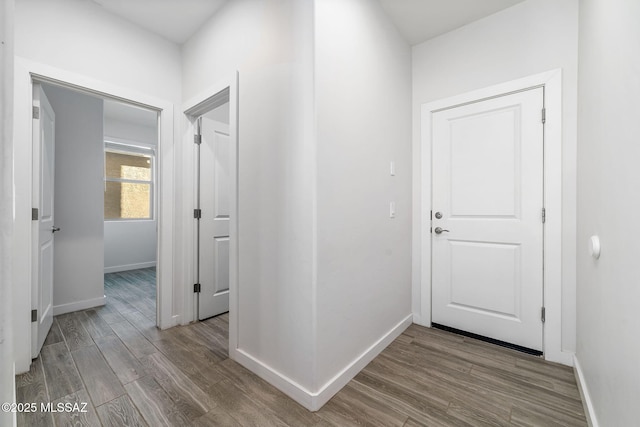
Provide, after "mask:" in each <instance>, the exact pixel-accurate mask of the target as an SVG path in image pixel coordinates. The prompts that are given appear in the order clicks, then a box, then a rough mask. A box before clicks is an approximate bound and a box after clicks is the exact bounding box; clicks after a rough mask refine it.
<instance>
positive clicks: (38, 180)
mask: <svg viewBox="0 0 640 427" xmlns="http://www.w3.org/2000/svg"><path fill="white" fill-rule="evenodd" d="M33 107H34V109H33V112H34V114H33V174H34V180H33V183H34V188H33V206H34V214H33V219H34V220H33V247H34V251H33V266H32V271H33V277H32V285H31V290H32V294H31V308H32V310H35V312H32V317H31V320H32V323H31V325H32V328H31V329H32V330H31V356H32V357H33V358H35V357H37V356H38V354H39V353H40V349H41V348H42V344H43V343H44V340H45V338H46V337H47V334H48V333H49V329H51V325H52V323H53V250H54V233H55V232H56V231H57V229H56V228H55V223H54V206H53V205H54V176H55V114H54V112H53V108H52V107H51V104H50V103H49V100H48V99H47V96H46V95H45V93H44V91H43V90H42V87H41V86H40V85H38V84H34V86H33ZM35 209H37V211H35Z"/></svg>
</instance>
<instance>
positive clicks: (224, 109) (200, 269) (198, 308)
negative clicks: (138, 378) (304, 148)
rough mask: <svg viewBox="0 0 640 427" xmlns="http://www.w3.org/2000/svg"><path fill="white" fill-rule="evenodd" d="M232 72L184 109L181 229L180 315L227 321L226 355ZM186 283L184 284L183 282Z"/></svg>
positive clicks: (234, 121) (232, 319) (234, 238)
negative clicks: (184, 213) (185, 264)
mask: <svg viewBox="0 0 640 427" xmlns="http://www.w3.org/2000/svg"><path fill="white" fill-rule="evenodd" d="M237 100H238V75H237V73H235V74H234V75H233V76H229V78H228V79H227V80H225V81H222V82H219V83H218V84H217V85H215V86H213V87H212V88H210V89H209V90H207V91H205V92H203V93H201V94H200V95H198V96H197V97H195V98H193V99H192V100H190V101H189V102H187V104H186V105H185V108H184V113H185V119H186V121H187V129H188V130H189V131H188V132H187V139H186V141H187V142H186V144H187V145H185V147H184V151H183V152H184V162H185V163H184V165H185V170H189V169H190V170H193V171H194V173H193V174H191V175H190V176H187V177H185V186H186V187H191V188H192V189H193V191H192V192H191V193H190V194H186V195H185V204H186V205H187V207H188V208H190V209H193V210H192V211H191V210H189V212H188V217H186V218H185V223H184V229H185V230H189V231H190V233H188V234H186V235H185V244H186V248H185V250H186V252H187V253H188V254H189V255H188V258H189V259H191V260H192V262H191V265H190V269H189V270H187V271H185V273H186V277H187V280H189V281H190V280H193V282H191V283H194V287H193V290H191V289H188V290H187V299H186V301H188V302H189V303H190V304H188V305H187V307H185V316H187V318H190V320H192V321H199V320H205V319H209V318H211V317H213V319H211V320H207V322H211V321H218V320H222V321H225V322H228V328H227V330H228V339H229V340H228V349H229V350H228V353H229V357H230V358H232V359H235V358H236V356H237V343H238V338H237V324H238V307H237V292H238V246H239V245H238V157H239V155H238V150H239V148H238V138H237V135H238V101H237ZM187 283H189V282H187Z"/></svg>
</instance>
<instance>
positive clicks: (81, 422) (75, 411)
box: [53, 390, 102, 427]
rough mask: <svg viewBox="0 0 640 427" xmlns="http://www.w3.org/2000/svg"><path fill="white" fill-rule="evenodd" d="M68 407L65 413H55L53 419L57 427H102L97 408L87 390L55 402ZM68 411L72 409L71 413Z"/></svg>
mask: <svg viewBox="0 0 640 427" xmlns="http://www.w3.org/2000/svg"><path fill="white" fill-rule="evenodd" d="M53 404H54V407H56V408H57V405H58V404H61V405H66V407H65V409H64V410H63V411H58V409H56V412H54V413H53V419H54V421H55V423H56V426H57V427H85V426H86V427H101V426H102V424H100V420H99V419H98V415H97V413H96V410H95V408H94V407H93V405H92V404H91V400H90V399H89V395H88V394H87V392H86V391H85V390H80V391H77V392H75V393H72V394H70V395H68V396H65V397H63V398H61V399H58V400H56V401H54V402H53ZM68 409H71V411H69V410H68ZM83 411H86V412H83Z"/></svg>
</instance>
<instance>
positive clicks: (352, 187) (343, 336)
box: [315, 0, 411, 387]
mask: <svg viewBox="0 0 640 427" xmlns="http://www.w3.org/2000/svg"><path fill="white" fill-rule="evenodd" d="M315 12H316V16H315V28H316V37H315V40H316V74H315V84H316V86H315V93H316V129H317V142H316V145H317V148H316V150H317V163H316V164H317V203H316V204H317V236H318V237H317V272H318V273H317V274H318V278H317V291H316V293H317V300H316V312H317V324H318V332H317V333H318V342H317V347H316V348H317V352H318V354H317V358H318V373H317V381H318V386H319V387H322V386H323V385H324V384H326V383H327V382H328V381H329V380H331V378H333V377H334V376H336V375H338V374H339V373H340V371H342V370H343V369H345V367H347V366H350V364H351V363H352V362H354V361H355V360H357V359H358V358H359V357H360V355H361V354H362V353H364V352H365V351H366V350H367V349H368V348H369V347H371V346H372V345H373V344H374V343H376V342H377V341H378V340H380V339H381V338H382V337H384V336H385V335H386V334H387V333H389V332H390V331H391V330H392V329H393V328H394V327H395V326H396V325H397V324H399V323H400V322H401V321H402V320H403V319H405V318H406V317H407V316H408V315H409V314H410V313H411V244H410V242H411V48H410V47H409V44H408V43H407V42H406V41H404V39H403V38H402V37H401V36H400V34H399V33H398V31H397V30H396V28H395V27H394V26H393V24H392V23H391V21H390V20H389V18H388V17H387V16H386V15H385V13H384V11H383V10H382V8H381V7H380V5H379V4H378V3H377V2H372V1H370V0H339V1H327V0H322V1H317V2H316V9H315ZM392 161H393V162H395V169H396V175H395V176H391V175H390V162H392ZM390 202H395V206H396V216H395V218H390V217H389V204H390Z"/></svg>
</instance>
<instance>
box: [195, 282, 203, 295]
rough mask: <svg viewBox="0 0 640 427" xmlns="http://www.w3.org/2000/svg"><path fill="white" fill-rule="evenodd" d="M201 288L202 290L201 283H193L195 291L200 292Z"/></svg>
mask: <svg viewBox="0 0 640 427" xmlns="http://www.w3.org/2000/svg"><path fill="white" fill-rule="evenodd" d="M200 290H202V286H201V285H200V283H194V285H193V293H198V292H200Z"/></svg>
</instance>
